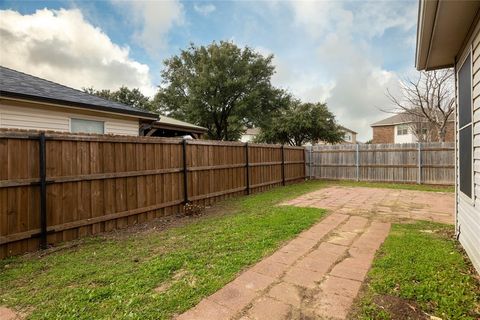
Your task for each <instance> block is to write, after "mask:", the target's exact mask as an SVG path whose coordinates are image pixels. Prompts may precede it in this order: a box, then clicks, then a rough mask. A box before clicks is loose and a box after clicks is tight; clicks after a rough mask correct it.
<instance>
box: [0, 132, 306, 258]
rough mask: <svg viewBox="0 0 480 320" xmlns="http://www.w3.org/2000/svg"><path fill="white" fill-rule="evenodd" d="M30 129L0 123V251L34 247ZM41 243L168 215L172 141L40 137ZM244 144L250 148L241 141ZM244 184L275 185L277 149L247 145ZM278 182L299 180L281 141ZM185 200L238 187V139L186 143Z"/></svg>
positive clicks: (293, 155)
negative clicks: (42, 151) (8, 127)
mask: <svg viewBox="0 0 480 320" xmlns="http://www.w3.org/2000/svg"><path fill="white" fill-rule="evenodd" d="M38 136H39V135H38V133H35V132H20V131H14V132H9V131H5V130H0V160H1V161H0V258H3V257H6V256H10V255H15V254H19V253H23V252H27V251H32V250H36V249H37V248H38V245H39V241H38V237H39V233H40V221H39V219H40V210H39V207H40V204H39V201H40V200H39V199H40V198H39V162H38V160H39V155H38V152H39V149H38V140H37V139H38ZM46 137H47V141H46V171H47V172H46V173H47V231H48V237H47V241H48V244H50V245H52V244H56V243H58V242H61V241H68V240H71V239H75V238H79V237H83V236H86V235H89V234H94V233H98V232H103V231H110V230H114V229H117V228H124V227H126V226H128V225H132V224H135V223H142V222H144V221H149V220H152V219H154V218H157V217H162V216H164V215H170V214H175V213H178V212H180V211H181V210H182V206H181V204H182V201H183V198H184V196H183V160H182V158H183V153H182V152H183V151H182V150H183V149H182V141H181V140H179V139H168V138H151V137H150V138H145V137H114V136H95V135H70V134H62V133H47V134H46ZM250 147H251V148H250ZM250 147H249V154H248V161H249V164H250V168H249V180H250V188H251V189H252V192H260V191H263V190H267V189H269V188H271V187H274V186H278V185H280V184H281V182H282V156H281V151H282V147H281V146H280V145H266V144H252V145H250ZM283 150H284V153H285V157H284V164H283V170H284V172H285V176H284V178H285V181H286V182H295V181H301V180H302V179H304V177H305V154H304V149H303V148H298V147H288V146H285V147H284V148H283ZM186 155H187V164H188V171H187V178H188V179H187V180H188V185H187V187H188V193H189V196H190V201H192V202H194V203H197V204H199V205H209V204H211V203H212V202H214V201H216V200H219V199H223V198H226V197H229V196H235V195H240V194H245V193H246V190H247V185H246V183H247V176H246V173H247V171H246V161H247V159H246V155H247V153H246V148H245V144H244V143H240V142H217V141H192V140H189V141H187V154H186Z"/></svg>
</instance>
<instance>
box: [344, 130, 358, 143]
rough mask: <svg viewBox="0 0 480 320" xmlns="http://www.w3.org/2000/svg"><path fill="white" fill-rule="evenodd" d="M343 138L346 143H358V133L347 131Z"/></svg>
mask: <svg viewBox="0 0 480 320" xmlns="http://www.w3.org/2000/svg"><path fill="white" fill-rule="evenodd" d="M343 140H344V141H345V143H353V144H355V143H357V134H356V133H353V132H350V131H345V135H344V136H343Z"/></svg>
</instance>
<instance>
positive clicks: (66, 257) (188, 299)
mask: <svg viewBox="0 0 480 320" xmlns="http://www.w3.org/2000/svg"><path fill="white" fill-rule="evenodd" d="M330 185H346V186H347V185H348V186H370V187H382V188H402V189H405V188H407V189H411V188H412V187H415V188H421V189H420V190H428V191H438V189H437V188H432V189H428V188H427V187H426V186H415V185H394V184H369V183H355V182H348V183H347V182H326V181H310V182H307V183H302V184H297V185H291V186H288V187H285V188H276V189H274V190H272V191H269V192H265V193H261V194H257V195H253V196H249V197H240V198H237V199H234V200H229V201H226V202H225V203H224V204H223V205H222V206H221V207H220V208H222V210H223V214H221V215H215V216H206V217H203V218H200V219H192V220H191V222H190V223H188V224H187V225H185V226H181V227H176V228H171V229H168V230H165V231H152V232H141V233H139V234H130V235H125V236H123V237H112V236H105V237H102V236H98V237H90V238H86V239H83V240H81V241H80V242H79V243H80V244H79V245H78V246H77V247H75V248H71V249H65V250H61V251H58V252H55V253H51V254H47V255H45V256H43V257H37V256H35V255H30V256H24V257H17V258H11V259H6V260H3V261H0V288H1V290H0V305H6V306H9V307H12V308H15V309H17V310H20V311H24V312H26V313H27V314H28V315H29V318H31V319H111V318H127V319H168V318H171V317H172V316H173V315H174V314H177V313H181V312H183V311H185V310H187V309H189V308H190V307H192V306H194V305H195V304H197V303H198V302H199V301H200V300H201V299H202V298H203V297H205V296H208V295H210V294H212V293H213V292H215V291H216V290H218V289H219V288H221V287H222V286H223V285H225V284H226V283H228V282H229V281H231V280H232V279H234V278H235V276H236V275H237V274H238V273H239V272H240V271H242V270H243V269H245V268H246V267H248V266H249V265H252V264H254V263H255V262H256V261H259V260H260V259H261V258H262V257H263V256H265V255H268V254H269V253H271V252H273V251H275V249H276V248H278V247H279V246H280V245H281V244H282V243H284V242H285V241H287V240H288V239H291V238H293V237H295V235H296V234H298V233H299V232H301V231H302V230H304V229H306V228H308V227H309V226H311V225H312V224H314V223H315V222H316V221H318V220H319V219H320V218H321V217H322V216H323V215H324V214H325V212H324V211H323V210H320V209H314V208H298V207H289V206H275V205H276V204H277V203H279V202H280V201H283V200H285V199H288V198H294V197H296V196H298V195H301V194H304V193H307V192H311V191H314V190H317V189H319V188H322V187H328V186H330ZM157 287H162V288H163V290H162V291H161V292H156V291H155V290H154V289H155V288H157Z"/></svg>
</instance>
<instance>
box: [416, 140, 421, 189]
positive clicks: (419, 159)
mask: <svg viewBox="0 0 480 320" xmlns="http://www.w3.org/2000/svg"><path fill="white" fill-rule="evenodd" d="M417 158H418V173H417V184H422V143H421V142H418V157H417Z"/></svg>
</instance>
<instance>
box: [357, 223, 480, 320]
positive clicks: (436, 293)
mask: <svg viewBox="0 0 480 320" xmlns="http://www.w3.org/2000/svg"><path fill="white" fill-rule="evenodd" d="M460 250H461V249H460V248H459V245H458V243H457V242H456V241H455V240H454V237H453V227H452V226H447V225H442V224H436V223H431V222H416V223H413V224H395V225H393V226H392V230H391V232H390V235H389V236H388V238H387V240H386V241H385V243H384V244H383V246H382V247H381V249H380V251H379V252H377V258H376V259H375V261H374V263H373V266H372V269H371V270H370V272H369V280H368V282H367V284H366V285H365V286H364V292H363V297H362V298H361V299H360V300H361V301H359V304H358V309H357V316H358V318H360V319H430V317H427V315H426V314H425V313H428V314H430V315H434V316H437V317H440V318H442V319H479V317H480V283H479V281H478V277H477V276H476V273H475V271H474V270H473V267H472V266H471V265H470V263H469V262H468V261H467V259H466V257H465V256H464V255H463V254H462V253H461V251H460Z"/></svg>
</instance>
